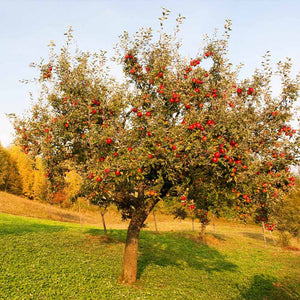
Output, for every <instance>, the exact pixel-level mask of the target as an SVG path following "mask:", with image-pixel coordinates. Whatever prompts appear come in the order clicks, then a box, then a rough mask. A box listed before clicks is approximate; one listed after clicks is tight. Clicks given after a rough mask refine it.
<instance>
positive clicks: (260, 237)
mask: <svg viewBox="0 0 300 300" xmlns="http://www.w3.org/2000/svg"><path fill="white" fill-rule="evenodd" d="M242 234H243V235H244V236H245V237H249V238H251V239H255V240H259V241H262V242H263V241H264V236H263V234H262V233H255V232H242ZM266 240H267V243H268V244H270V243H272V244H273V241H272V239H271V238H269V237H267V236H266Z"/></svg>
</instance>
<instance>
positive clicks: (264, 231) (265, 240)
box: [261, 221, 267, 248]
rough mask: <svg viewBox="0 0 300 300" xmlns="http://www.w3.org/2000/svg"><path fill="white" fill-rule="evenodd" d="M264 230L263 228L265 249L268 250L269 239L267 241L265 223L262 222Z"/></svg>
mask: <svg viewBox="0 0 300 300" xmlns="http://www.w3.org/2000/svg"><path fill="white" fill-rule="evenodd" d="M261 223H262V228H263V235H264V242H265V247H266V248H267V239H266V228H265V222H264V221H262V222H261Z"/></svg>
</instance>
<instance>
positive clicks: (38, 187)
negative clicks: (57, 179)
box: [33, 157, 48, 201]
mask: <svg viewBox="0 0 300 300" xmlns="http://www.w3.org/2000/svg"><path fill="white" fill-rule="evenodd" d="M45 173H46V172H45V169H44V165H43V161H42V159H41V158H40V157H37V158H36V161H35V168H34V171H33V194H34V198H35V199H37V200H41V201H45V200H46V198H47V190H48V180H47V179H46V177H45Z"/></svg>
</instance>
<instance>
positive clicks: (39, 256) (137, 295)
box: [0, 214, 300, 300]
mask: <svg viewBox="0 0 300 300" xmlns="http://www.w3.org/2000/svg"><path fill="white" fill-rule="evenodd" d="M218 232H220V233H218V234H215V235H213V234H212V233H209V235H208V245H203V244H201V243H199V242H197V239H196V235H197V233H192V232H165V233H159V234H157V233H153V232H150V231H143V232H141V236H140V250H139V251H140V256H139V262H138V263H139V269H138V278H139V279H138V282H137V284H136V285H135V286H133V287H130V286H124V285H121V284H118V276H119V275H120V272H121V268H122V255H123V248H124V240H125V234H126V232H125V231H124V230H110V231H109V240H108V241H105V240H104V239H103V237H102V234H103V231H102V230H99V229H97V228H95V227H91V226H83V227H80V226H79V225H76V224H69V223H60V222H54V221H48V220H40V219H33V218H27V217H16V216H11V215H8V214H0V235H1V237H0V257H1V259H0V261H1V264H0V299H255V300H257V299H272V300H273V299H284V300H287V299H300V256H299V252H297V251H287V250H278V249H277V248H276V247H274V246H271V245H269V247H268V248H267V249H265V248H264V247H263V242H262V238H261V235H260V233H259V231H258V230H257V233H256V232H255V231H253V229H251V228H249V230H248V228H247V227H245V228H243V230H242V228H241V227H234V226H233V227H232V229H230V230H226V228H223V227H219V228H218ZM270 243H271V241H269V244H270Z"/></svg>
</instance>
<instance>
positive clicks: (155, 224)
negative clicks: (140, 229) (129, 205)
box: [152, 210, 158, 232]
mask: <svg viewBox="0 0 300 300" xmlns="http://www.w3.org/2000/svg"><path fill="white" fill-rule="evenodd" d="M152 214H153V220H154V226H155V231H156V232H158V230H157V223H156V217H155V213H154V210H153V212H152Z"/></svg>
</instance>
